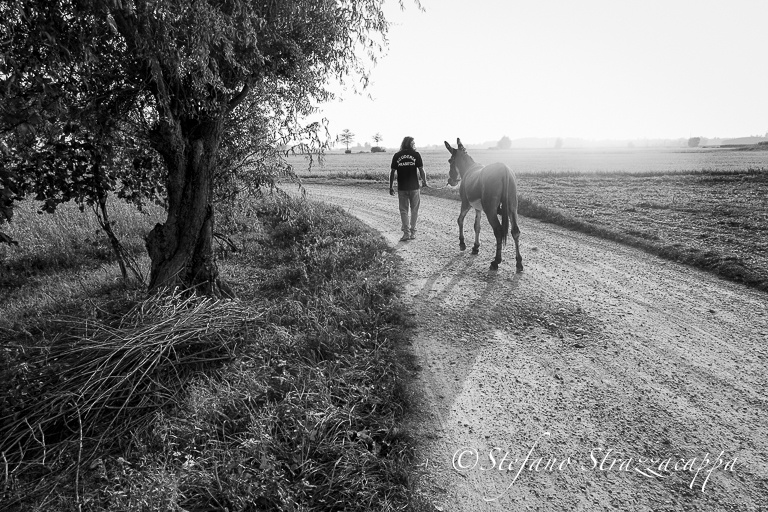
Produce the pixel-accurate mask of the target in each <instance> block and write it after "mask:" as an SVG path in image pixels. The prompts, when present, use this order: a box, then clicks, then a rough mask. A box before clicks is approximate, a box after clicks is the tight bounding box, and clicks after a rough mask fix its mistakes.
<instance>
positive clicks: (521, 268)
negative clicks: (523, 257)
mask: <svg viewBox="0 0 768 512" xmlns="http://www.w3.org/2000/svg"><path fill="white" fill-rule="evenodd" d="M517 271H518V272H522V271H523V264H522V263H518V264H517Z"/></svg>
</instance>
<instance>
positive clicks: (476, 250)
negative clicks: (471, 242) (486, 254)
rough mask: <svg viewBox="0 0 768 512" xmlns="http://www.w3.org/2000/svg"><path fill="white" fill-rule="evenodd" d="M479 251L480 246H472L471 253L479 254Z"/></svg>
mask: <svg viewBox="0 0 768 512" xmlns="http://www.w3.org/2000/svg"><path fill="white" fill-rule="evenodd" d="M479 253H480V248H479V247H478V246H474V247H473V248H472V254H479Z"/></svg>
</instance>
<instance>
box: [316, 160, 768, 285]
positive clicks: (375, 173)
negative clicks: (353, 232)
mask: <svg viewBox="0 0 768 512" xmlns="http://www.w3.org/2000/svg"><path fill="white" fill-rule="evenodd" d="M470 155H472V156H473V158H474V159H475V160H476V161H478V162H482V163H490V162H492V161H495V160H502V161H505V162H506V163H507V164H508V165H510V166H511V167H512V168H513V169H514V170H515V173H516V175H517V178H518V192H519V195H520V197H521V205H520V213H521V214H522V215H523V216H529V217H535V218H539V219H542V220H545V221H548V222H553V223H556V224H560V225H564V226H566V227H569V228H572V229H577V230H579V231H584V232H588V233H592V234H596V235H599V236H603V237H606V238H610V239H613V240H617V241H621V242H624V243H627V244H629V245H633V246H637V247H642V248H644V249H646V250H649V251H650V252H653V253H656V254H660V255H662V256H665V257H667V258H670V259H673V260H676V261H681V262H685V263H689V264H692V265H694V266H697V267H701V268H707V269H709V270H712V271H714V272H716V273H718V274H720V275H722V276H725V277H729V278H731V279H734V280H736V281H740V282H744V283H747V284H750V285H752V286H756V287H758V288H760V289H764V290H765V289H768V152H766V151H733V150H606V151H603V152H597V151H586V150H563V151H562V152H561V151H555V150H547V151H541V150H536V151H534V150H531V151H520V150H518V151H506V152H505V151H489V150H485V151H482V150H480V151H477V150H475V151H472V150H470ZM423 156H424V160H425V169H426V170H427V174H428V176H429V180H430V181H431V185H432V186H433V187H435V189H433V190H429V191H427V192H426V193H427V194H435V195H440V196H454V197H456V198H458V193H457V191H455V190H451V189H447V188H443V189H440V188H439V187H443V185H444V184H445V179H446V176H447V168H448V164H447V152H438V151H427V152H425V153H424V154H423ZM345 157H347V158H346V163H345ZM389 158H391V154H390V155H389ZM343 164H344V165H343ZM345 165H346V166H347V169H346V170H344V166H345ZM382 166H383V169H384V170H382V169H381V167H382ZM387 166H388V159H387V158H385V155H384V156H382V155H380V154H379V155H367V154H360V155H354V154H353V155H343V154H342V155H336V154H332V155H329V157H328V158H327V159H326V162H325V167H324V169H327V170H325V171H317V170H313V171H311V172H310V173H301V176H302V179H303V180H305V181H306V182H311V181H313V179H315V178H331V179H332V178H362V179H367V180H377V181H386V180H387V179H388V173H387V171H386V167H387ZM332 169H333V170H332ZM431 169H440V171H439V172H435V171H432V172H430V170H431ZM381 186H383V187H385V185H381ZM523 229H524V225H523Z"/></svg>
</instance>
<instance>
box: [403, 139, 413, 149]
mask: <svg viewBox="0 0 768 512" xmlns="http://www.w3.org/2000/svg"><path fill="white" fill-rule="evenodd" d="M412 142H413V137H404V138H403V142H402V143H401V144H400V151H405V150H406V149H411V143H412Z"/></svg>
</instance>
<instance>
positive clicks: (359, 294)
mask: <svg viewBox="0 0 768 512" xmlns="http://www.w3.org/2000/svg"><path fill="white" fill-rule="evenodd" d="M245 215H246V216H245V217H244V218H243V219H240V222H238V224H237V229H235V230H233V231H232V232H231V236H230V238H231V240H232V241H233V242H234V243H235V245H237V246H238V251H237V252H231V253H226V254H224V253H222V254H220V257H221V258H222V261H221V269H222V277H224V278H225V279H228V280H229V282H230V283H231V284H232V287H233V288H234V289H235V291H236V292H237V293H238V296H239V299H236V300H220V301H217V300H214V299H209V298H203V297H197V296H194V295H190V294H185V293H180V292H176V293H171V294H163V295H157V296H153V297H150V298H148V299H145V300H141V301H138V302H136V303H134V304H133V307H132V308H130V309H129V310H128V311H127V312H126V313H123V314H121V315H111V316H110V315H106V316H104V317H103V318H101V319H98V320H90V321H88V322H84V321H82V320H80V321H77V320H70V321H68V322H65V325H64V331H65V332H67V334H66V335H62V336H61V337H60V338H58V339H55V340H54V342H53V343H49V344H47V345H46V346H39V347H35V348H34V349H31V348H28V349H26V350H25V351H24V354H17V356H16V357H15V358H13V359H9V358H8V357H6V359H5V360H4V361H3V367H2V368H3V370H2V371H3V372H4V375H3V377H4V378H5V379H8V380H9V381H10V382H12V383H13V385H12V386H10V387H9V390H7V391H6V392H4V394H3V395H2V401H1V402H0V403H1V404H2V411H1V413H2V418H3V421H2V425H3V426H2V429H3V431H2V432H1V434H2V439H4V440H5V441H3V445H2V460H0V464H4V472H5V477H4V479H3V499H4V500H5V501H4V503H9V504H12V506H13V507H14V508H15V509H17V510H35V509H38V510H66V511H69V510H121V511H122V510H142V511H143V510H157V511H160V510H162V511H165V510H233V511H234V510H308V511H309V510H403V509H405V508H407V506H408V501H409V494H408V493H409V486H410V477H409V474H408V471H407V464H408V461H409V457H410V455H411V450H410V443H409V439H408V438H407V436H406V435H405V433H404V432H403V431H401V430H400V428H399V422H400V420H401V418H402V417H403V413H404V409H405V408H406V406H407V393H406V391H405V385H404V382H403V380H402V377H401V375H402V369H403V367H404V366H405V365H409V364H410V362H409V361H408V360H407V358H405V356H403V355H402V352H401V346H400V344H401V342H402V340H403V339H404V336H405V334H404V333H405V324H406V320H405V315H404V314H403V312H402V311H401V309H400V306H399V305H398V300H397V297H398V295H397V289H398V286H399V283H398V282H397V280H396V279H395V278H394V275H395V271H394V270H395V268H396V265H397V261H396V260H395V257H394V255H393V254H392V252H391V250H390V249H388V248H387V246H386V244H385V242H384V241H383V239H381V238H380V237H376V236H374V235H372V234H371V233H370V232H369V231H367V230H366V229H365V228H364V227H363V225H362V224H361V223H359V222H357V221H355V220H352V219H350V218H349V217H348V216H346V215H345V214H344V213H343V212H342V211H341V210H340V209H335V208H328V207H324V206H320V205H314V204H309V203H306V202H303V201H293V200H286V199H279V200H278V199H275V198H267V199H263V200H261V201H259V202H258V203H256V204H255V205H254V207H253V208H252V209H250V211H249V212H246V214H245ZM248 215H249V216H248Z"/></svg>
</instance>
